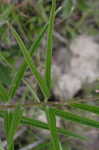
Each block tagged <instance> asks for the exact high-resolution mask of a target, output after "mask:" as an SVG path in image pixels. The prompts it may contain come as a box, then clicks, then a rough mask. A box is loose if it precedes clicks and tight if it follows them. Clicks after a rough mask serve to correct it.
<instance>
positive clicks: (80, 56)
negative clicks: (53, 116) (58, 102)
mask: <svg viewBox="0 0 99 150" xmlns="http://www.w3.org/2000/svg"><path fill="white" fill-rule="evenodd" d="M98 65H99V44H98V38H96V37H90V36H88V35H80V36H78V37H77V38H76V39H74V40H73V41H71V43H70V46H69V49H68V48H66V49H62V50H60V51H59V52H57V56H56V63H55V64H54V65H53V67H52V75H53V82H54V84H53V93H54V95H55V96H56V97H59V98H60V99H64V100H67V99H70V98H72V97H73V96H74V95H75V94H76V93H77V92H78V91H79V90H80V89H81V88H82V87H84V86H87V85H88V84H92V83H93V82H94V81H95V80H96V79H97V78H98V77H99V67H98Z"/></svg>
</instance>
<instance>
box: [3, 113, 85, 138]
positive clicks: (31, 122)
mask: <svg viewBox="0 0 99 150" xmlns="http://www.w3.org/2000/svg"><path fill="white" fill-rule="evenodd" d="M1 115H2V114H1ZM21 123H22V124H25V125H31V126H33V127H37V128H41V129H45V130H49V126H48V124H47V123H44V122H41V121H39V120H35V119H32V118H27V117H23V118H22V120H21ZM57 132H58V133H60V134H62V135H65V136H72V137H75V138H79V139H81V140H85V139H86V137H84V136H80V135H77V134H75V133H73V132H71V131H69V130H65V129H63V128H57Z"/></svg>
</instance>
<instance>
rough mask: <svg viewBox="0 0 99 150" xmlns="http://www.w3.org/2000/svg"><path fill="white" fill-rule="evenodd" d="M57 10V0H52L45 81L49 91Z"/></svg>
mask: <svg viewBox="0 0 99 150" xmlns="http://www.w3.org/2000/svg"><path fill="white" fill-rule="evenodd" d="M55 9H56V0H52V9H51V13H50V18H49V26H48V40H47V56H46V66H45V79H46V84H47V86H48V88H49V90H50V89H51V65H52V47H53V46H52V43H53V28H54V20H55V15H56V14H55Z"/></svg>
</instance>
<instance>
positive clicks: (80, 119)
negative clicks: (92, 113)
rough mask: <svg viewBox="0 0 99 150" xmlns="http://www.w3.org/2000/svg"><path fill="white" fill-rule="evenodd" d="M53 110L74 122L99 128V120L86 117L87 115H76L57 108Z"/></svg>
mask: <svg viewBox="0 0 99 150" xmlns="http://www.w3.org/2000/svg"><path fill="white" fill-rule="evenodd" d="M53 111H54V112H55V114H56V115H58V116H61V117H63V118H64V119H66V120H71V121H73V122H77V123H80V124H84V125H88V126H91V127H94V128H99V122H98V121H95V120H92V119H89V118H86V117H81V116H79V115H75V114H73V113H70V112H66V111H62V110H58V109H56V108H53Z"/></svg>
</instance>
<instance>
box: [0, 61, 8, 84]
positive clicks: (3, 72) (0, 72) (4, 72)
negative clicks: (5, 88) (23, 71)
mask: <svg viewBox="0 0 99 150" xmlns="http://www.w3.org/2000/svg"><path fill="white" fill-rule="evenodd" d="M0 82H1V83H2V84H4V85H9V84H10V82H11V70H10V68H9V67H7V66H5V65H4V64H2V63H0Z"/></svg>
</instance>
